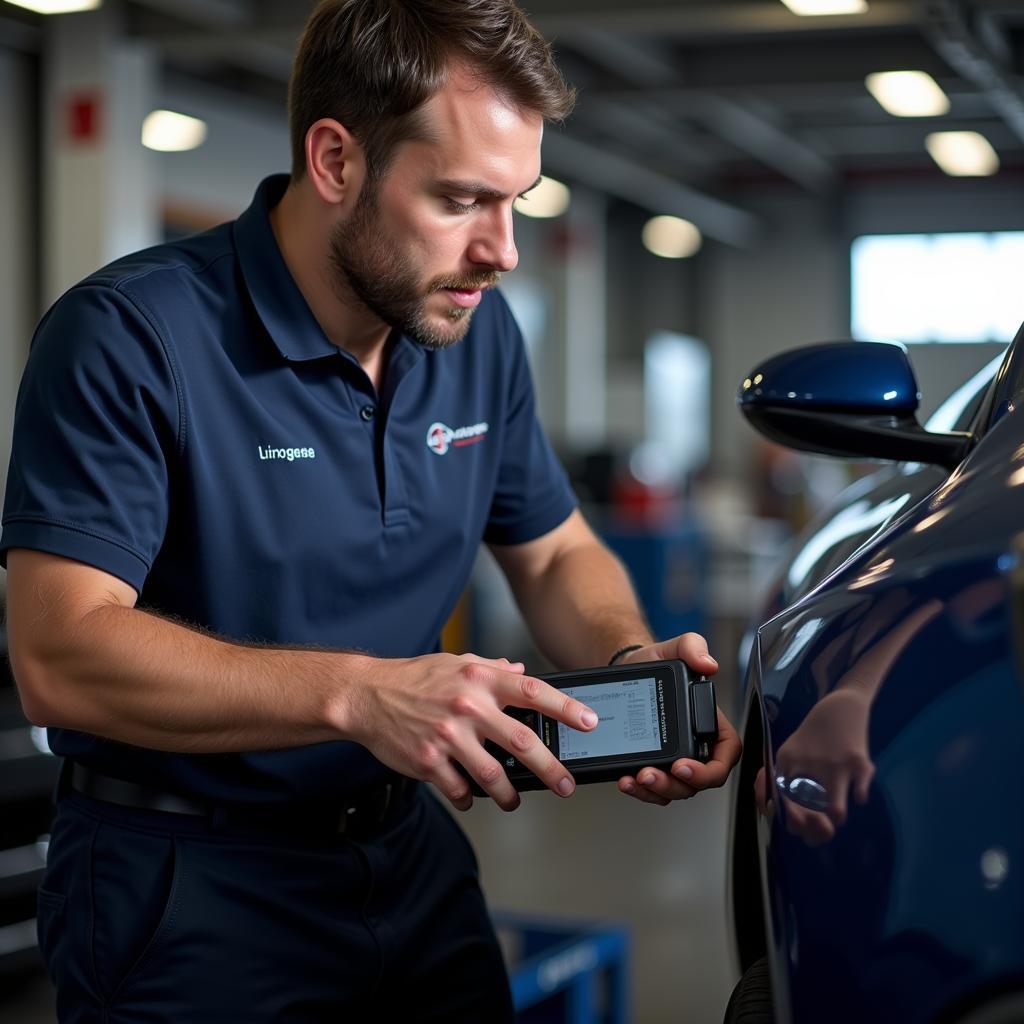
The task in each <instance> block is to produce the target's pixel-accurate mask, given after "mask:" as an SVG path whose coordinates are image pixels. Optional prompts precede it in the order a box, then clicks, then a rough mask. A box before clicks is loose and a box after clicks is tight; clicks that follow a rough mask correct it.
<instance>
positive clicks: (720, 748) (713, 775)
mask: <svg viewBox="0 0 1024 1024" xmlns="http://www.w3.org/2000/svg"><path fill="white" fill-rule="evenodd" d="M742 752H743V744H742V743H741V742H740V738H739V736H738V735H737V734H736V730H735V729H734V728H733V727H732V723H731V722H730V721H729V719H728V718H726V717H725V715H724V714H723V713H722V710H721V709H719V711H718V741H717V742H716V743H715V746H714V749H713V750H712V751H711V759H710V760H709V761H708V762H707V764H704V763H703V762H701V761H697V760H694V759H691V758H681V759H680V760H678V761H676V762H675V764H673V766H672V774H673V775H674V776H675V777H676V778H677V779H682V780H683V781H685V782H687V783H688V784H689V785H691V786H693V787H694V788H695V789H714V788H716V787H718V786H721V785H723V784H724V783H725V780H726V779H728V778H729V773H730V772H731V771H732V770H733V768H734V767H735V766H736V764H737V763H738V762H739V759H740V754H741V753H742Z"/></svg>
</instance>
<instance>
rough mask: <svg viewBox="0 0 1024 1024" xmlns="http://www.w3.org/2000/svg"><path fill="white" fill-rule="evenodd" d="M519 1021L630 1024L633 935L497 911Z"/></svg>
mask: <svg viewBox="0 0 1024 1024" xmlns="http://www.w3.org/2000/svg"><path fill="white" fill-rule="evenodd" d="M495 925H496V927H497V928H498V931H499V933H500V934H502V935H503V937H504V938H505V940H506V946H507V947H510V949H509V953H510V956H511V958H512V964H511V967H510V970H509V978H510V981H511V984H512V998H513V1000H514V1002H515V1007H516V1013H517V1019H518V1021H519V1024H542V1022H543V1024H626V1021H627V1019H628V1018H627V1006H628V1001H629V991H628V989H629V981H628V976H629V972H628V967H629V933H628V931H627V930H626V929H625V928H623V927H620V926H614V925H608V924H600V923H595V922H591V921H579V920H569V919H563V918H549V917H532V916H528V915H520V914H497V915H495Z"/></svg>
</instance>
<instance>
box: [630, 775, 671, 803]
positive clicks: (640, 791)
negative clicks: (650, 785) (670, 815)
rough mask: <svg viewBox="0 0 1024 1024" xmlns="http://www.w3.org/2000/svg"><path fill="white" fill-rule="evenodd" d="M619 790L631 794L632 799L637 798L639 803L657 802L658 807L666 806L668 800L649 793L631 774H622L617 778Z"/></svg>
mask: <svg viewBox="0 0 1024 1024" xmlns="http://www.w3.org/2000/svg"><path fill="white" fill-rule="evenodd" d="M619 792H620V793H625V794H626V795H627V796H631V797H633V799H634V800H639V801H640V802H641V803H645V804H657V805H658V806H659V807H667V806H668V804H669V802H670V801H668V800H666V799H665V798H664V797H663V796H658V794H657V793H651V792H649V791H648V790H646V789H645V788H644V787H643V786H640V785H638V784H637V781H636V779H634V778H633V776H632V775H623V777H622V778H621V779H619Z"/></svg>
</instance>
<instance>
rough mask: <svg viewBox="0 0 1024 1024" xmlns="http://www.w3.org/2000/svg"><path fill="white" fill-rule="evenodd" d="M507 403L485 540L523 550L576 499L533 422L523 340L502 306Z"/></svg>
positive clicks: (530, 381) (562, 516)
mask: <svg viewBox="0 0 1024 1024" xmlns="http://www.w3.org/2000/svg"><path fill="white" fill-rule="evenodd" d="M502 312H503V314H504V316H503V317H502V318H501V319H502V320H503V321H504V323H503V324H502V328H503V329H502V331H501V334H502V335H503V339H502V340H503V341H504V343H505V345H506V346H507V349H506V351H507V364H506V365H507V379H508V397H507V404H506V410H507V411H506V418H505V423H504V424H503V430H502V452H501V463H500V466H499V469H498V477H497V482H496V486H495V491H494V497H493V500H492V503H491V509H490V515H489V517H488V521H487V527H486V529H485V531H484V540H485V541H486V542H487V543H489V544H523V543H525V542H526V541H530V540H534V539H536V538H537V537H541V536H543V535H544V534H545V533H548V532H549V531H550V530H553V529H554V528H555V527H556V526H559V525H560V524H561V523H563V522H564V521H565V520H566V519H567V518H568V516H569V514H570V513H571V512H572V511H573V509H574V508H576V505H577V501H576V496H575V494H574V493H573V490H572V488H571V486H570V485H569V479H568V477H567V475H566V472H565V469H564V468H563V467H562V464H561V463H560V462H559V460H558V458H557V457H556V455H555V453H554V451H553V450H552V448H551V444H550V442H549V441H548V438H547V436H546V434H545V433H544V430H543V428H542V427H541V424H540V422H539V421H538V419H537V409H536V399H535V397H534V388H533V379H532V377H531V375H530V367H529V364H528V362H527V358H526V348H525V345H524V343H523V339H522V335H521V333H520V331H519V328H518V326H517V325H516V323H515V320H514V319H513V317H512V314H511V312H510V311H509V310H508V307H507V306H505V304H504V302H502Z"/></svg>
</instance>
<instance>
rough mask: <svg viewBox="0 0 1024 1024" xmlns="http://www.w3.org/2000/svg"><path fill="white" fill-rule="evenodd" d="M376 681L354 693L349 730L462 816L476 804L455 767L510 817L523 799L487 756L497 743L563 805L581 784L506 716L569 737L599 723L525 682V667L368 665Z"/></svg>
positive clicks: (443, 660) (451, 660) (420, 661)
mask: <svg viewBox="0 0 1024 1024" xmlns="http://www.w3.org/2000/svg"><path fill="white" fill-rule="evenodd" d="M370 664H371V665H372V668H371V669H370V677H371V678H369V679H366V680H365V685H361V686H359V687H357V688H354V691H355V692H354V693H353V700H354V701H355V702H357V704H358V706H356V707H352V708H351V709H350V713H349V715H348V716H346V717H349V718H350V725H349V728H348V729H346V730H345V731H346V732H347V733H348V734H349V735H350V736H351V738H352V739H354V740H356V741H357V742H359V743H362V744H363V746H365V747H366V748H367V749H368V750H370V751H371V753H373V755H374V756H375V757H377V758H378V759H379V760H380V761H382V762H383V763H384V764H386V765H388V766H389V767H391V768H394V769H395V770H396V771H398V772H401V773H402V774H403V775H409V776H411V777H412V778H416V779H421V780H423V781H425V782H431V783H433V784H434V785H435V786H436V787H437V788H438V789H439V790H440V791H441V792H442V793H443V794H444V795H445V796H446V797H447V798H448V800H450V801H451V803H452V804H453V805H454V806H455V807H456V808H458V809H459V810H460V811H465V810H468V809H469V808H470V807H471V806H472V805H473V795H472V793H471V791H470V788H469V782H468V781H467V780H466V778H465V776H463V775H462V774H461V773H460V772H459V770H458V769H457V768H456V764H461V765H462V766H463V768H465V769H466V771H467V772H468V773H469V775H470V776H472V778H473V779H475V780H476V781H477V782H478V783H479V784H480V786H481V787H482V788H483V789H484V790H485V791H486V792H487V793H488V794H489V795H490V796H491V797H493V799H494V802H495V803H496V804H497V805H498V806H499V807H501V808H502V809H503V810H506V811H513V810H515V809H516V808H517V807H518V806H519V794H518V793H517V792H516V790H515V789H514V788H513V786H512V783H511V782H510V781H509V779H508V776H507V775H506V774H505V772H504V770H503V769H502V767H501V765H500V764H499V763H498V761H497V760H496V759H495V758H494V757H492V756H491V755H490V753H488V751H486V750H485V749H484V743H485V742H486V741H487V740H493V741H494V742H495V743H497V744H498V746H500V747H501V748H502V749H504V750H507V751H508V752H509V753H512V754H515V756H516V758H517V759H518V760H519V761H521V762H522V764H523V765H524V766H526V767H527V768H529V769H530V770H531V771H532V772H533V773H534V774H535V775H536V776H537V777H538V778H539V779H541V780H542V781H543V782H544V783H545V785H546V786H547V787H548V788H549V789H550V790H551V791H552V792H554V793H557V794H558V795H559V796H571V795H572V793H573V791H574V790H575V788H576V784H575V782H574V780H573V778H572V776H571V775H570V774H569V772H568V771H567V770H566V768H565V766H564V765H563V764H562V763H561V762H560V761H559V760H558V759H557V758H556V757H555V756H554V755H553V754H552V753H551V751H549V750H548V749H547V748H546V747H545V746H544V744H543V743H542V742H541V740H540V738H539V737H538V736H537V735H536V733H534V732H533V731H532V730H531V729H529V728H528V727H527V726H525V725H523V724H522V723H521V722H518V721H516V720H515V719H514V718H512V717H510V716H509V715H506V714H505V713H504V710H503V709H504V708H506V707H509V706H513V707H521V708H532V709H534V710H536V711H539V712H541V714H544V715H547V716H548V717H549V718H554V719H557V720H558V721H559V722H563V723H564V724H565V725H568V726H570V727H571V728H573V729H580V730H582V731H584V732H589V731H590V730H591V729H593V728H594V727H595V726H596V725H597V715H595V714H594V712H593V711H591V710H590V709H589V708H587V707H586V705H584V704H581V703H580V702H579V701H578V700H574V699H573V698H571V697H567V696H566V695H565V694H564V693H562V692H561V691H560V690H557V689H555V687H553V686H550V685H549V684H548V683H545V682H544V681H543V680H541V679H537V678H535V677H533V676H528V675H526V674H525V669H524V666H523V665H522V663H520V662H509V661H507V660H505V659H501V660H490V659H487V658H480V657H477V656H476V655H475V654H462V655H454V654H428V655H424V656H422V657H418V658H401V659H382V660H374V661H372V662H370Z"/></svg>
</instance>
